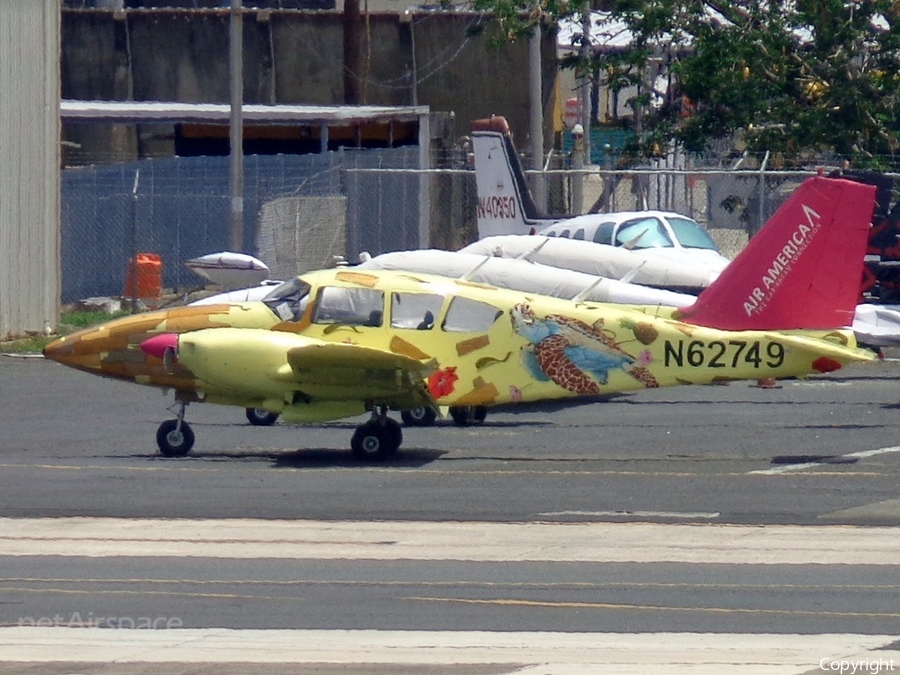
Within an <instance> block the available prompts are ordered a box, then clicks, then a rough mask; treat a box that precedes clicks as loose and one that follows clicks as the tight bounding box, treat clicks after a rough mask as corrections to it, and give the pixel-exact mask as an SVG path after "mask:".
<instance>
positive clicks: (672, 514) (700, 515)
mask: <svg viewBox="0 0 900 675" xmlns="http://www.w3.org/2000/svg"><path fill="white" fill-rule="evenodd" d="M538 515H539V516H542V517H547V518H558V517H559V516H579V517H585V518H590V517H595V518H609V517H611V516H623V517H629V518H671V519H679V520H699V519H703V520H713V519H715V518H718V517H719V516H720V515H722V514H720V513H718V512H716V513H707V512H703V511H548V512H547V513H539V514H538Z"/></svg>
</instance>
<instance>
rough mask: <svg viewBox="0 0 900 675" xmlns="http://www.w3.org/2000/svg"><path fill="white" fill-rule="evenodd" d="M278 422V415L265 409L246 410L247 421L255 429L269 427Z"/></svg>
mask: <svg viewBox="0 0 900 675" xmlns="http://www.w3.org/2000/svg"><path fill="white" fill-rule="evenodd" d="M277 420H278V413H273V412H269V411H268V410H266V409H265V408H247V421H248V422H250V424H252V425H253V426H255V427H270V426H272V425H273V424H275V422H276V421H277Z"/></svg>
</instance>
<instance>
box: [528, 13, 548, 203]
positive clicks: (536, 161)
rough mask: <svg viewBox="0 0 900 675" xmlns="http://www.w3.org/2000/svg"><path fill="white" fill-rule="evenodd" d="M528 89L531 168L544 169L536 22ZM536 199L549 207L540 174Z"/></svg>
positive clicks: (534, 186)
mask: <svg viewBox="0 0 900 675" xmlns="http://www.w3.org/2000/svg"><path fill="white" fill-rule="evenodd" d="M528 66H529V68H528V91H529V108H530V115H529V117H530V118H531V127H530V132H531V133H530V136H531V168H532V169H534V170H536V171H541V169H543V161H542V160H543V156H544V109H543V105H542V98H543V97H542V95H541V26H540V24H535V26H534V28H533V29H532V31H531V36H530V37H529V38H528ZM532 191H533V193H534V201H535V203H536V204H537V207H538V209H540V210H541V211H545V210H546V209H547V191H546V189H545V186H544V177H543V176H542V175H540V174H538V175H536V176H535V177H534V183H533V184H532Z"/></svg>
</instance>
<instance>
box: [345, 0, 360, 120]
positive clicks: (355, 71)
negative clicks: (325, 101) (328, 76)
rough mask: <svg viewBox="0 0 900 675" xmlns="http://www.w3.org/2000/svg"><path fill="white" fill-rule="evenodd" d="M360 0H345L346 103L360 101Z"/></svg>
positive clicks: (350, 103)
mask: <svg viewBox="0 0 900 675" xmlns="http://www.w3.org/2000/svg"><path fill="white" fill-rule="evenodd" d="M360 16H361V15H360V11H359V0H344V103H346V104H347V105H359V103H360V95H359V90H360V82H359V74H360V72H361V70H360V52H361V51H362V50H361V45H362V40H361V37H360V30H359V29H360Z"/></svg>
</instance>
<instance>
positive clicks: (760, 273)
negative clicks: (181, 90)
mask: <svg viewBox="0 0 900 675" xmlns="http://www.w3.org/2000/svg"><path fill="white" fill-rule="evenodd" d="M873 208H874V188H872V187H871V186H866V185H862V184H860V183H856V182H852V181H849V180H844V179H837V178H825V177H822V176H819V177H816V178H812V179H809V180H808V181H806V182H805V183H804V184H803V185H801V186H800V188H798V189H797V191H796V192H795V193H794V194H793V195H792V196H791V198H790V199H789V200H788V201H787V202H786V203H785V205H784V206H783V207H782V208H781V209H780V210H779V211H778V213H776V215H775V216H774V217H773V218H772V219H771V220H770V222H769V223H767V224H766V226H765V227H764V228H763V230H762V231H761V232H760V233H759V234H758V235H757V236H756V237H754V238H753V239H752V240H751V242H750V243H749V245H748V246H747V247H746V249H745V250H744V251H742V252H741V254H740V255H739V256H738V257H737V258H736V259H735V260H734V261H733V262H732V263H731V264H730V265H729V266H728V267H727V268H726V269H725V271H724V272H723V273H722V275H721V276H720V277H719V278H718V279H717V280H716V281H715V282H714V283H713V284H712V285H711V286H710V287H709V288H708V289H707V290H706V291H704V292H703V293H702V294H701V296H700V297H699V298H698V300H697V303H696V304H695V305H693V306H692V307H689V308H686V309H681V310H678V309H674V308H670V307H650V306H642V307H639V306H625V305H611V304H604V303H596V302H587V301H582V300H581V299H579V298H577V297H576V298H574V299H572V300H564V299H559V298H551V297H547V296H541V295H535V294H530V293H523V292H519V291H511V290H504V289H498V288H494V287H490V286H485V285H482V284H476V283H472V282H469V281H467V280H465V279H451V278H448V277H442V276H434V275H427V274H418V273H408V272H385V271H374V270H373V271H369V270H366V271H362V270H354V269H353V268H339V269H331V270H322V271H318V272H311V273H309V274H303V275H301V276H299V277H297V278H295V279H293V280H291V281H288V282H285V283H284V284H282V285H281V286H278V287H276V288H275V290H273V291H272V292H271V293H270V294H269V295H268V296H267V297H266V298H265V299H264V300H263V301H262V302H246V303H237V304H229V305H207V306H203V305H201V306H189V307H179V308H174V309H168V310H159V311H154V312H148V313H144V314H138V315H135V316H130V317H123V318H120V319H116V320H113V321H110V322H108V323H106V324H103V325H101V326H98V327H94V328H89V329H86V330H83V331H80V332H78V333H75V334H72V335H70V336H66V337H62V338H59V339H58V340H56V341H55V342H53V343H51V344H50V345H48V346H47V348H46V349H45V351H44V354H45V356H46V357H47V358H49V359H53V360H55V361H58V362H60V363H63V364H66V365H68V366H72V367H74V368H78V369H80V370H84V371H87V372H90V373H95V374H98V375H102V376H106V377H113V378H118V379H125V380H128V381H133V382H136V383H138V384H144V385H150V386H155V387H163V388H171V389H174V391H175V397H176V402H177V405H178V409H177V417H176V419H174V420H168V421H166V422H164V423H163V424H162V425H161V426H160V427H159V430H158V432H157V443H158V445H159V449H160V452H162V453H163V454H164V455H167V456H179V455H184V454H186V453H188V452H189V451H190V449H191V447H192V446H193V443H194V434H193V432H192V431H191V428H190V426H189V425H188V424H187V423H186V422H185V421H184V413H185V407H186V406H187V405H188V404H189V403H192V402H200V401H205V402H209V403H219V404H225V405H234V406H240V407H243V408H248V409H251V408H259V409H264V410H268V411H270V412H272V413H280V414H281V415H282V416H283V417H284V419H285V420H286V421H288V422H318V421H325V420H333V419H340V418H345V417H351V416H355V415H359V414H362V413H365V412H366V411H369V412H371V415H372V416H371V419H370V420H368V421H367V422H365V423H363V424H360V425H359V426H358V427H357V429H356V431H355V433H354V434H353V437H352V440H351V444H350V445H351V448H352V450H353V452H354V453H355V454H356V455H358V456H360V457H362V458H368V459H383V458H386V457H388V456H390V455H391V454H392V453H394V452H395V451H396V450H397V449H398V448H399V446H400V444H401V442H402V431H401V427H400V424H399V423H398V422H396V421H395V420H393V419H392V418H390V417H388V415H387V412H388V410H390V409H394V410H409V409H413V408H424V409H427V410H431V411H434V410H437V409H438V408H439V407H440V406H451V410H452V411H453V414H454V415H455V416H459V417H460V418H461V419H463V420H465V419H466V418H467V417H468V418H471V419H474V420H475V421H477V420H478V418H481V419H483V415H484V412H485V411H486V409H487V407H489V406H495V405H501V404H516V403H528V402H536V401H546V400H554V399H567V398H571V399H575V398H577V397H596V396H601V395H605V394H610V393H614V392H622V391H628V390H636V389H643V388H653V387H663V386H672V385H678V384H708V383H712V382H724V381H731V380H743V379H749V380H758V379H762V378H769V377H772V378H788V377H798V376H804V375H807V374H810V373H823V372H830V371H833V370H836V369H839V368H841V367H843V366H844V365H846V364H848V363H851V362H857V361H871V360H874V355H873V354H872V353H871V352H869V351H866V350H862V349H859V348H857V346H856V343H855V339H854V336H853V332H852V331H851V330H850V329H849V328H847V326H849V325H850V323H851V321H852V317H853V313H854V309H855V306H856V301H857V293H858V288H859V280H860V278H861V274H862V267H863V256H864V251H865V247H866V239H867V235H868V230H869V223H870V220H871V217H872V211H873ZM586 290H587V289H586Z"/></svg>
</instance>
